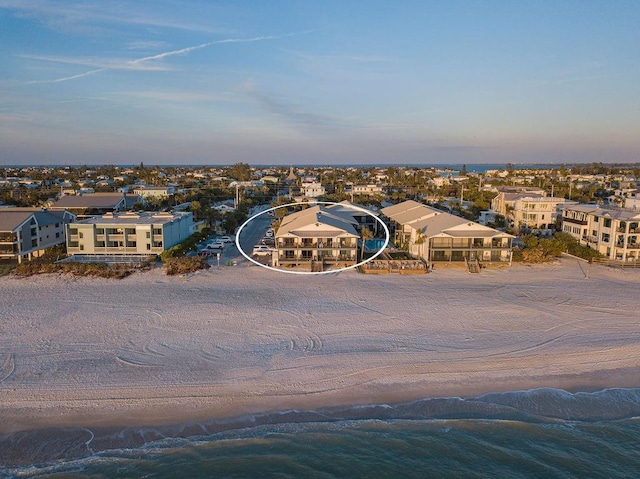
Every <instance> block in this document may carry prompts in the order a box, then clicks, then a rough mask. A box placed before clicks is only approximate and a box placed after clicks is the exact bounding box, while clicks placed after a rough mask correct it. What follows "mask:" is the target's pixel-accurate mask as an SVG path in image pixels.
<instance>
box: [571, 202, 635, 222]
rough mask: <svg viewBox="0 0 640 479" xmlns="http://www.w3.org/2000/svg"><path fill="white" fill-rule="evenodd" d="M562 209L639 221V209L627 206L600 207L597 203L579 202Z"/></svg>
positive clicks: (602, 216)
mask: <svg viewBox="0 0 640 479" xmlns="http://www.w3.org/2000/svg"><path fill="white" fill-rule="evenodd" d="M563 209H565V210H567V211H579V212H582V213H590V214H592V215H594V216H598V217H601V218H612V219H617V220H622V221H625V220H626V221H629V220H638V221H640V211H636V210H632V209H628V208H602V207H600V206H598V205H589V204H580V205H568V206H565V207H564V208H563Z"/></svg>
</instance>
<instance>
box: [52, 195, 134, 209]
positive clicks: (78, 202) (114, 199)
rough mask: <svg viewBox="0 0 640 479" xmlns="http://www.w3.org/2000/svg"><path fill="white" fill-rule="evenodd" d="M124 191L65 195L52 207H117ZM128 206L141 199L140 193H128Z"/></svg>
mask: <svg viewBox="0 0 640 479" xmlns="http://www.w3.org/2000/svg"><path fill="white" fill-rule="evenodd" d="M122 197H123V194H122V193H91V194H84V195H76V196H63V197H62V198H60V199H59V200H58V201H56V202H55V203H54V205H53V206H52V208H116V207H117V206H118V205H119V204H120V202H121V201H122ZM126 199H127V207H130V206H133V205H134V204H135V203H136V202H138V201H141V198H140V196H139V195H126Z"/></svg>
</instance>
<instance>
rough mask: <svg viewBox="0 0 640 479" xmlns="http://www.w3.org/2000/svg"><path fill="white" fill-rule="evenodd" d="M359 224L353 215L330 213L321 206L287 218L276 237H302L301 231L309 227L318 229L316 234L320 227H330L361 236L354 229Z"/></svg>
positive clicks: (283, 220) (284, 219) (324, 230)
mask: <svg viewBox="0 0 640 479" xmlns="http://www.w3.org/2000/svg"><path fill="white" fill-rule="evenodd" d="M357 224H358V223H357V221H355V220H354V219H353V217H352V216H351V215H348V214H342V213H340V212H335V211H332V212H330V211H328V210H327V209H326V208H323V207H321V206H313V207H311V208H307V209H304V210H302V211H298V212H296V213H292V214H290V215H287V216H285V217H284V218H283V219H282V223H281V224H280V227H279V228H278V232H277V233H276V236H277V237H283V236H285V235H287V236H300V231H299V230H305V229H308V228H309V227H311V229H316V232H318V231H317V230H318V227H320V226H329V227H330V229H338V230H342V231H344V233H346V234H348V235H352V236H359V235H358V232H357V231H356V229H355V228H354V225H357ZM323 232H326V228H325V229H323Z"/></svg>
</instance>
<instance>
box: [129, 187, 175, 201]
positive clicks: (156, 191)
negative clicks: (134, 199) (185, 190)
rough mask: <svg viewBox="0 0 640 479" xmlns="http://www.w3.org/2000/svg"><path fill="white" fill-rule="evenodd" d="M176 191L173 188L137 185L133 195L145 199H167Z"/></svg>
mask: <svg viewBox="0 0 640 479" xmlns="http://www.w3.org/2000/svg"><path fill="white" fill-rule="evenodd" d="M175 192H176V189H175V188H174V187H173V186H147V185H138V186H135V187H134V188H133V193H134V194H136V195H138V196H140V197H142V198H144V199H146V198H168V197H169V196H171V195H173V194H175Z"/></svg>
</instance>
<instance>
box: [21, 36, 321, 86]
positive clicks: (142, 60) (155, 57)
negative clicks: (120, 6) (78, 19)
mask: <svg viewBox="0 0 640 479" xmlns="http://www.w3.org/2000/svg"><path fill="white" fill-rule="evenodd" d="M306 33H310V31H304V32H297V33H286V34H283V35H266V36H260V37H252V38H226V39H224V40H215V41H213V42H207V43H202V44H200V45H194V46H192V47H186V48H181V49H179V50H171V51H168V52H163V53H158V54H156V55H151V56H147V57H142V58H137V59H135V60H129V61H127V62H124V63H122V64H120V65H115V66H108V67H105V68H99V69H96V70H91V71H88V72H84V73H79V74H77V75H72V76H68V77H63V78H56V79H54V80H35V81H30V82H27V84H33V83H60V82H64V81H68V80H75V79H78V78H82V77H86V76H89V75H94V74H96V73H101V72H103V71H107V70H118V69H127V67H129V66H132V65H139V64H142V63H145V62H150V61H155V60H162V59H165V58H169V57H173V56H176V55H185V54H187V53H190V52H192V51H195V50H201V49H203V48H207V47H210V46H212V45H222V44H226V43H254V42H261V41H267V40H278V39H281V38H288V37H293V36H296V35H304V34H306Z"/></svg>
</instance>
